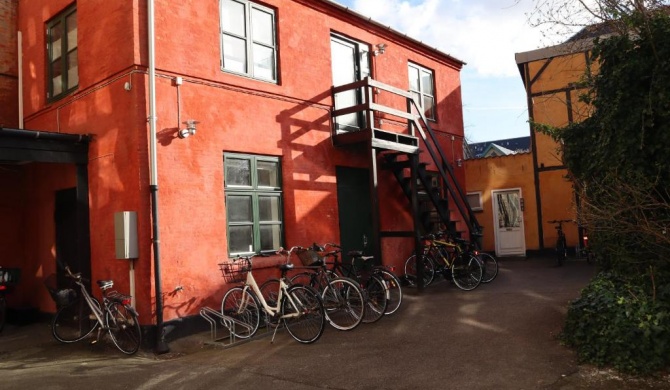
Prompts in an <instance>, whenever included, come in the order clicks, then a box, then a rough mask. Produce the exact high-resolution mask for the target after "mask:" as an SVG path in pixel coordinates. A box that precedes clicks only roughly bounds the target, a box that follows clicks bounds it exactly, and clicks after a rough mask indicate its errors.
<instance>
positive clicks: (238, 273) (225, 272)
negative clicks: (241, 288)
mask: <svg viewBox="0 0 670 390" xmlns="http://www.w3.org/2000/svg"><path fill="white" fill-rule="evenodd" d="M219 268H220V269H221V274H222V276H223V279H224V280H225V281H226V283H240V282H244V279H245V278H246V277H247V272H249V270H251V263H250V262H249V260H246V259H239V260H237V261H225V262H223V263H219Z"/></svg>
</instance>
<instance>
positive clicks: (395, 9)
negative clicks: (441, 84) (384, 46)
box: [353, 0, 543, 77]
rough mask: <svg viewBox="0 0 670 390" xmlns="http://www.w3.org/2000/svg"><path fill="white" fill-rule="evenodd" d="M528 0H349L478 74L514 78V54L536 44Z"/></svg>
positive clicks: (536, 33)
mask: <svg viewBox="0 0 670 390" xmlns="http://www.w3.org/2000/svg"><path fill="white" fill-rule="evenodd" d="M533 7H534V5H533V1H532V0H469V1H467V0H466V1H460V0H441V1H440V0H409V1H408V0H355V1H353V8H354V9H355V10H356V11H357V12H359V13H361V14H364V15H366V16H370V17H372V18H373V19H374V20H376V21H377V22H380V23H383V24H388V25H390V26H391V27H392V28H394V29H396V30H399V31H401V32H403V33H406V34H407V35H408V36H410V37H412V38H414V39H418V40H420V41H423V42H424V43H426V44H428V45H430V46H433V47H436V48H437V49H439V50H441V51H443V52H446V53H449V54H451V55H453V56H454V57H456V58H458V59H461V60H463V61H465V62H467V63H468V68H470V69H472V70H474V71H475V72H476V73H477V74H478V75H480V76H486V77H491V76H493V77H501V76H502V77H518V70H517V67H516V64H515V61H514V53H517V52H523V51H528V50H534V49H537V48H539V47H541V46H542V41H543V34H542V31H541V30H540V29H539V28H532V27H531V26H530V25H529V23H528V21H527V16H526V15H527V13H529V12H531V11H532V9H533Z"/></svg>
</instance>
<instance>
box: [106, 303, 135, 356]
mask: <svg viewBox="0 0 670 390" xmlns="http://www.w3.org/2000/svg"><path fill="white" fill-rule="evenodd" d="M105 324H106V325H107V330H108V331H109V336H110V337H111V338H112V341H113V342H114V345H116V348H118V349H119V351H121V352H123V353H125V354H126V355H132V354H134V353H135V352H137V350H138V349H140V344H142V331H141V330H140V322H139V321H138V320H137V313H135V310H134V309H133V308H132V307H130V306H127V305H124V304H123V303H120V302H112V303H111V304H110V305H109V306H108V307H107V310H106V311H105Z"/></svg>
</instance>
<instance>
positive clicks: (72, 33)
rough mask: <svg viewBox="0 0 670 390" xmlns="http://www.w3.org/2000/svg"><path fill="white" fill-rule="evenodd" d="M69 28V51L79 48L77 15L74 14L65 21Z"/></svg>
mask: <svg viewBox="0 0 670 390" xmlns="http://www.w3.org/2000/svg"><path fill="white" fill-rule="evenodd" d="M65 25H66V26H67V50H68V51H70V50H72V49H74V48H76V47H77V13H76V12H75V13H73V14H71V15H70V16H68V17H67V19H65Z"/></svg>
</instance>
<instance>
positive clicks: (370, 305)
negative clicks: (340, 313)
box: [314, 244, 389, 324]
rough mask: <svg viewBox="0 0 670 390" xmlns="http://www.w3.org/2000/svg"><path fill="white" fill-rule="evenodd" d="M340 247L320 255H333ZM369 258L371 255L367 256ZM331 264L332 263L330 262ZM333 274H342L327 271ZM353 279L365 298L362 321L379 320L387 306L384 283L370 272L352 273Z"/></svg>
mask: <svg viewBox="0 0 670 390" xmlns="http://www.w3.org/2000/svg"><path fill="white" fill-rule="evenodd" d="M330 245H331V246H336V245H335V244H330ZM314 249H315V250H317V251H320V252H323V251H324V248H322V247H319V246H318V245H314ZM340 251H341V250H340V249H336V250H334V251H330V252H325V253H322V256H323V257H324V258H325V257H335V256H337V255H338V254H339V253H340ZM369 258H370V259H371V258H372V256H370V257H369ZM331 264H332V263H331ZM327 272H330V273H332V274H333V275H337V276H340V275H343V273H342V272H340V274H339V275H338V274H337V273H336V272H334V271H330V270H329V271H327ZM350 276H351V277H352V278H353V279H355V280H356V282H357V283H358V285H359V286H360V288H361V291H362V292H363V296H364V300H365V313H364V316H363V320H362V322H364V323H366V324H370V323H373V322H376V321H379V320H380V319H381V318H382V317H383V316H384V314H385V312H386V308H387V307H388V295H389V294H388V292H387V287H386V284H385V283H384V281H383V279H382V278H380V277H378V276H377V275H374V274H372V273H370V272H366V273H359V274H352V275H350Z"/></svg>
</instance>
